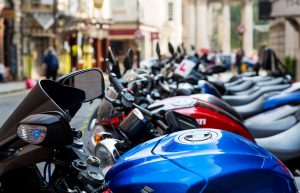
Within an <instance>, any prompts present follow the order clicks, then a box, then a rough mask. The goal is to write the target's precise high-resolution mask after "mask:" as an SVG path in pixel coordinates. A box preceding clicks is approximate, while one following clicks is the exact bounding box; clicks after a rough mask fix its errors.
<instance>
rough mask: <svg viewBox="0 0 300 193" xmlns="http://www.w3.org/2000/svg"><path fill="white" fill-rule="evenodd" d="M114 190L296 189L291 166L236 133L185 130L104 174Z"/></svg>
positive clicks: (285, 192) (247, 192) (269, 192)
mask: <svg viewBox="0 0 300 193" xmlns="http://www.w3.org/2000/svg"><path fill="white" fill-rule="evenodd" d="M105 178H106V181H107V185H108V187H109V189H110V190H111V191H112V192H113V193H119V192H124V193H125V192H126V193H151V192H154V193H200V192H201V193H222V192H224V193H255V192H257V193H296V192H297V188H296V186H295V184H294V179H293V177H292V176H291V174H290V172H289V170H288V169H287V168H286V167H285V166H284V165H283V164H282V163H281V162H280V161H279V160H278V159H276V158H275V157H274V156H273V155H271V154H270V153H269V152H267V151H266V150H264V149H263V148H261V147H259V146H258V145H256V144H255V143H253V142H251V141H249V140H247V139H245V138H243V137H241V136H238V135H236V134H233V133H230V132H227V131H221V130H215V129H193V130H185V131H180V132H176V133H172V134H170V135H166V136H162V137H160V138H156V139H153V140H150V141H148V142H145V143H143V144H141V145H139V146H137V147H135V148H133V149H132V150H130V151H128V152H127V153H126V154H124V155H123V156H122V157H121V158H120V159H119V160H118V162H117V163H116V165H115V166H114V167H113V168H111V169H110V170H109V172H108V173H107V175H106V177H105Z"/></svg>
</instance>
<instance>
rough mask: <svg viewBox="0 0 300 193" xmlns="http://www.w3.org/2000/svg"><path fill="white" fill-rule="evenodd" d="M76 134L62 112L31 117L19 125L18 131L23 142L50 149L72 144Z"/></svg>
mask: <svg viewBox="0 0 300 193" xmlns="http://www.w3.org/2000/svg"><path fill="white" fill-rule="evenodd" d="M74 133H75V132H74V131H73V130H72V129H71V127H70V125H69V123H68V122H67V120H66V119H65V117H64V116H63V115H62V114H61V113H60V112H47V113H44V114H34V115H29V116H28V117H26V118H24V119H23V120H22V121H21V122H20V123H19V125H18V129H17V134H18V136H19V138H20V139H22V140H23V141H25V142H27V143H29V144H34V145H40V146H48V147H57V146H64V145H69V144H72V143H73V141H74ZM79 134H81V133H78V135H79Z"/></svg>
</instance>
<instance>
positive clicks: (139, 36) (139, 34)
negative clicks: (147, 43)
mask: <svg viewBox="0 0 300 193" xmlns="http://www.w3.org/2000/svg"><path fill="white" fill-rule="evenodd" d="M134 37H135V39H143V37H144V34H143V32H142V30H140V29H138V30H136V31H135V32H134Z"/></svg>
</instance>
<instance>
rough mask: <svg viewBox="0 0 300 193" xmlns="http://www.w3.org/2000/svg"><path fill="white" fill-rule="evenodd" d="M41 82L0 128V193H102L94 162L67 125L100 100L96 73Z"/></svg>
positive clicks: (97, 163) (78, 135)
mask: <svg viewBox="0 0 300 193" xmlns="http://www.w3.org/2000/svg"><path fill="white" fill-rule="evenodd" d="M60 81H61V82H62V83H63V84H67V85H68V86H64V85H63V84H60V83H57V82H53V81H50V80H41V81H39V83H38V84H37V85H36V87H34V88H33V89H32V90H31V91H30V93H29V94H28V95H27V96H26V97H25V99H24V100H23V101H22V102H21V104H20V105H19V106H18V107H17V108H16V110H15V111H14V112H13V113H12V115H11V116H10V117H9V118H8V119H7V120H6V122H5V123H4V124H3V126H2V127H1V128H0V132H1V137H0V155H1V156H0V182H1V187H0V192H30V193H34V192H74V193H75V192H78V193H79V192H89V193H91V192H105V191H106V189H107V187H106V185H105V181H104V175H103V173H102V170H103V168H102V166H101V163H100V160H99V159H98V158H97V157H95V156H91V155H90V154H89V153H88V150H87V149H86V148H85V147H84V146H83V143H82V141H81V139H80V138H81V136H82V133H81V131H79V130H77V129H75V128H71V126H70V125H69V122H70V120H71V119H72V117H73V116H74V115H75V114H76V112H77V111H78V109H79V108H80V106H81V104H82V103H83V102H88V101H91V100H93V99H95V98H97V97H101V96H102V95H103V94H104V80H103V76H102V73H101V72H100V71H98V70H95V69H94V70H85V71H80V72H75V73H72V74H70V75H68V76H66V77H63V78H61V79H60Z"/></svg>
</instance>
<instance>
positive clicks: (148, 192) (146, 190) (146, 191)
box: [140, 186, 154, 193]
mask: <svg viewBox="0 0 300 193" xmlns="http://www.w3.org/2000/svg"><path fill="white" fill-rule="evenodd" d="M140 192H141V193H151V192H154V190H153V189H151V188H150V187H148V186H145V187H144V188H143V189H142V190H141V191H140Z"/></svg>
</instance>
